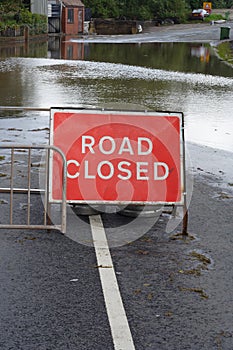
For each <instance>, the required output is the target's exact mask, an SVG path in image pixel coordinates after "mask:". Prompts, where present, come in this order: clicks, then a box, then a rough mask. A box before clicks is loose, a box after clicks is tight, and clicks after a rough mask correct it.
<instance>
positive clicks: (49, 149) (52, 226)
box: [0, 107, 67, 233]
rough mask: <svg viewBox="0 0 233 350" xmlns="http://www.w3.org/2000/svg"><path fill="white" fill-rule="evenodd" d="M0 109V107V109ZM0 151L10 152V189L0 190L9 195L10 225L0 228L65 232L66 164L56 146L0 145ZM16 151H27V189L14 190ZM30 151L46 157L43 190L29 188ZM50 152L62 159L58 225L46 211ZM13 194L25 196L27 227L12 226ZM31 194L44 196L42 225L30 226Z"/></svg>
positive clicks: (48, 195)
mask: <svg viewBox="0 0 233 350" xmlns="http://www.w3.org/2000/svg"><path fill="white" fill-rule="evenodd" d="M0 109H1V107H0ZM0 149H9V150H11V162H10V164H11V169H10V174H11V175H10V176H11V178H10V187H7V188H6V187H5V188H2V187H1V188H0V193H9V194H10V220H9V221H10V224H0V228H9V229H10V228H19V229H20V228H22V229H57V230H60V231H61V232H62V233H65V232H66V224H67V222H66V220H67V219H66V185H67V179H66V175H67V163H66V157H65V155H64V153H63V152H62V151H61V150H60V149H59V148H58V147H56V146H51V145H38V146H34V145H22V144H8V145H4V146H3V145H0ZM18 149H21V150H22V149H25V150H26V149H27V150H29V151H28V165H27V168H28V169H27V170H28V179H27V184H28V188H14V162H15V151H16V150H18ZM32 149H40V150H45V151H46V157H47V162H46V174H45V175H46V177H47V178H46V183H45V184H44V186H45V188H44V189H41V188H36V189H35V188H31V176H32V175H31V158H32V153H31V152H32ZM50 152H57V153H58V155H59V156H60V157H61V159H62V198H61V200H59V202H60V203H61V211H62V213H61V217H60V219H61V222H60V225H58V224H52V222H51V219H50V217H49V215H48V212H47V211H48V210H50V209H51V208H50V206H51V205H52V203H54V202H52V201H51V203H50V193H49V191H50V188H49V186H50V182H49V181H50V176H49V175H50V174H49V171H50V170H51V169H50V167H51V164H50ZM15 193H24V194H27V196H28V197H27V205H28V212H27V223H28V224H27V225H20V224H13V210H14V208H13V206H14V205H13V204H14V203H13V197H14V194H15ZM32 194H44V196H45V203H44V205H45V208H46V209H47V210H45V212H44V215H45V217H46V220H45V221H44V224H43V225H30V219H31V218H30V217H31V208H30V205H31V195H32ZM51 200H52V199H51Z"/></svg>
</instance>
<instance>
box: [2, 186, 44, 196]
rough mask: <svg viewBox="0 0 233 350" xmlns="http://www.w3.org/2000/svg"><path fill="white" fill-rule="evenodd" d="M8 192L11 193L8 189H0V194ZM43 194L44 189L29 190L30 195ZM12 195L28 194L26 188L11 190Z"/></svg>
mask: <svg viewBox="0 0 233 350" xmlns="http://www.w3.org/2000/svg"><path fill="white" fill-rule="evenodd" d="M9 192H11V188H10V187H1V188H0V193H9ZM44 192H45V190H44V189H40V188H31V194H40V193H44ZM13 193H28V189H27V188H13Z"/></svg>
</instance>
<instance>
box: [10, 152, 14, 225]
mask: <svg viewBox="0 0 233 350" xmlns="http://www.w3.org/2000/svg"><path fill="white" fill-rule="evenodd" d="M13 186H14V148H12V149H11V178H10V224H11V225H12V224H13Z"/></svg>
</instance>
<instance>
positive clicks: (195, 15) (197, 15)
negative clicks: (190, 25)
mask: <svg viewBox="0 0 233 350" xmlns="http://www.w3.org/2000/svg"><path fill="white" fill-rule="evenodd" d="M207 16H209V13H208V12H207V11H206V10H204V9H198V10H193V11H192V14H191V19H199V20H202V21H204V18H205V17H207Z"/></svg>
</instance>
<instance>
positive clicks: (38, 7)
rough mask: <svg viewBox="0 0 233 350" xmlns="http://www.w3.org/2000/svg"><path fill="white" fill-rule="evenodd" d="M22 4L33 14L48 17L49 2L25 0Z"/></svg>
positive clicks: (44, 0) (45, 0)
mask: <svg viewBox="0 0 233 350" xmlns="http://www.w3.org/2000/svg"><path fill="white" fill-rule="evenodd" d="M22 3H23V4H24V5H25V6H26V7H27V8H28V9H29V10H30V11H31V12H32V13H38V14H39V15H45V16H47V15H48V0H23V1H22Z"/></svg>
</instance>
